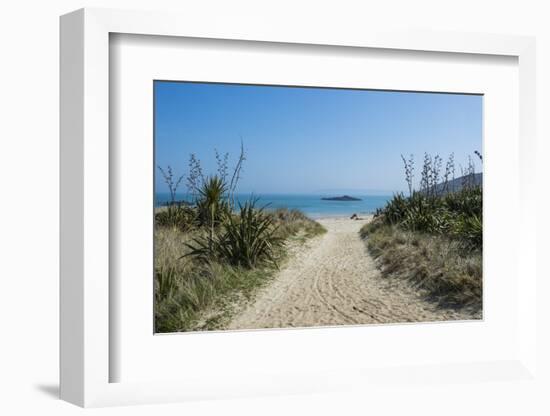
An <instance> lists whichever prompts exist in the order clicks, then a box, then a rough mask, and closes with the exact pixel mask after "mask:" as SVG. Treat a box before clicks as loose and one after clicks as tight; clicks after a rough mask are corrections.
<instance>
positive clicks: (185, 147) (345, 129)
mask: <svg viewBox="0 0 550 416" xmlns="http://www.w3.org/2000/svg"><path fill="white" fill-rule="evenodd" d="M482 100H483V98H482V97H481V96H476V95H458V94H431V93H409V92H391V91H368V90H345V89H324V88H323V89H321V88H296V87H279V86H276V87H271V86H247V85H234V84H204V83H182V82H165V81H155V159H156V160H155V165H160V166H162V167H166V166H167V165H171V166H172V168H173V169H174V171H175V172H177V173H179V174H185V173H187V163H188V159H189V155H190V154H191V153H195V154H196V155H197V157H198V158H199V159H200V160H201V162H202V164H203V170H204V171H205V173H214V172H215V169H216V163H215V157H214V149H218V151H219V152H221V153H225V152H229V153H230V161H231V163H233V162H234V161H235V159H236V157H237V156H238V153H239V148H240V141H241V138H242V140H243V142H244V146H245V150H246V157H247V160H246V162H245V164H244V169H243V175H242V176H243V177H242V180H241V182H240V186H239V191H241V192H255V193H325V192H338V191H345V192H348V193H353V192H357V193H362V194H365V193H392V192H395V191H404V190H405V189H406V183H405V181H404V176H403V164H402V161H401V157H400V155H401V154H404V155H409V154H410V153H413V154H414V155H415V161H416V165H417V175H416V177H417V178H416V179H419V176H420V175H419V166H420V164H421V162H422V158H423V155H424V152H428V153H430V154H433V155H435V154H439V155H440V156H442V157H444V158H447V156H448V155H449V154H450V153H451V152H454V153H455V161H456V165H457V176H458V172H459V169H458V164H462V165H463V166H465V165H466V164H467V157H468V155H473V152H474V150H479V151H481V147H482ZM477 165H478V166H477V169H478V170H481V167H480V166H479V163H477ZM157 173H158V170H157ZM155 181H156V183H155V186H156V191H157V192H164V191H166V190H167V188H166V186H165V184H164V183H163V181H162V178H161V175H159V174H157V175H156V180H155ZM181 190H182V191H185V189H184V187H182V189H181Z"/></svg>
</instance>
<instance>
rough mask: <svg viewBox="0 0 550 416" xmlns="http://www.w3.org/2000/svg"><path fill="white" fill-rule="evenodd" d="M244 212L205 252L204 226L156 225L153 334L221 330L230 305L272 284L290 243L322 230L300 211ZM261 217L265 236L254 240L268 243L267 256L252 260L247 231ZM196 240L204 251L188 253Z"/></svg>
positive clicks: (226, 225)
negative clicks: (270, 282) (264, 227)
mask: <svg viewBox="0 0 550 416" xmlns="http://www.w3.org/2000/svg"><path fill="white" fill-rule="evenodd" d="M248 209H249V211H246V210H245V211H241V212H240V213H236V214H234V216H233V218H232V219H231V221H228V222H227V223H223V224H221V225H220V229H219V230H218V231H216V234H215V235H219V237H214V238H216V239H219V240H217V241H216V242H214V243H213V245H212V247H210V248H209V247H208V244H209V240H208V239H209V236H210V234H209V230H208V229H205V228H204V227H200V226H196V225H195V226H182V225H181V224H178V225H169V226H159V225H158V224H157V227H156V229H155V332H179V331H193V330H215V329H221V328H223V326H224V324H226V323H227V322H229V320H230V319H231V317H232V314H233V313H234V310H235V307H236V306H238V304H240V303H243V302H246V301H248V300H250V299H251V298H252V297H253V296H254V295H255V293H256V292H257V291H258V289H259V288H261V287H262V286H263V285H265V284H267V283H268V282H269V281H270V280H271V278H272V277H273V276H274V274H275V272H276V271H277V268H278V266H279V265H280V264H281V262H282V261H284V259H285V256H286V255H287V242H288V241H289V240H299V241H304V240H305V239H307V238H310V237H313V236H314V235H318V234H320V233H323V232H325V231H326V230H325V229H324V228H323V227H322V226H321V225H320V224H319V223H317V222H315V221H313V220H311V219H309V218H307V217H306V216H305V215H304V214H303V213H301V212H299V211H287V210H277V211H273V212H263V211H259V210H256V211H254V212H252V211H250V210H251V209H252V208H250V207H249V208H248ZM243 217H244V218H245V220H244V221H243ZM250 217H254V218H255V219H254V220H251V219H250ZM247 218H248V220H249V221H248V222H246V219H247ZM266 219H268V220H267V222H261V224H263V225H264V226H266V227H267V228H266V232H267V234H266V235H264V236H262V235H260V238H259V240H262V241H263V243H262V244H265V243H266V241H265V240H268V247H269V256H256V257H253V256H251V250H252V248H251V246H254V245H257V244H258V243H257V242H254V241H253V239H254V237H253V235H254V234H253V233H251V232H249V231H250V230H249V228H252V226H253V225H258V224H257V223H255V222H254V221H265V220H266ZM243 224H244V225H243ZM228 229H229V230H230V231H229V232H228ZM256 235H257V234H256ZM197 242H202V244H203V246H202V249H203V250H202V251H201V252H200V253H195V254H194V255H193V254H192V253H193V251H194V250H196V249H197ZM275 242H276V243H275ZM217 245H220V247H218V248H216V247H217ZM199 248H200V247H199ZM264 249H265V247H264ZM199 251H200V250H199Z"/></svg>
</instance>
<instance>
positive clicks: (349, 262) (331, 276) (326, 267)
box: [227, 218, 472, 329]
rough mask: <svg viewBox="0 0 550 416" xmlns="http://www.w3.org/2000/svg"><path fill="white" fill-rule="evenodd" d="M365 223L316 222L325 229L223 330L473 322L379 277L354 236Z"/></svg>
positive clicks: (297, 250)
mask: <svg viewBox="0 0 550 416" xmlns="http://www.w3.org/2000/svg"><path fill="white" fill-rule="evenodd" d="M366 221H368V219H367V220H359V221H353V220H350V219H347V218H337V219H336V218H334V219H324V220H319V222H320V223H322V224H323V225H324V226H325V227H326V228H327V230H328V232H327V233H326V234H324V235H322V236H319V237H315V238H313V239H312V240H310V241H308V242H307V243H306V244H304V245H301V246H300V247H298V248H295V249H294V252H293V253H292V256H291V259H290V261H289V262H288V264H286V265H285V266H284V267H283V268H282V270H281V271H280V272H279V273H278V275H277V276H276V278H275V279H274V280H273V282H272V283H271V284H270V285H269V286H267V287H265V288H264V289H263V290H262V291H261V292H260V293H259V294H258V296H257V297H256V300H255V301H254V303H252V304H250V305H249V306H248V307H247V308H246V309H244V310H243V312H241V313H240V314H239V315H237V316H236V317H235V318H234V319H233V320H232V321H231V323H230V324H229V326H228V328H227V329H253V328H280V327H308V326H319V325H342V324H346V325H357V324H373V323H392V322H393V323H395V322H415V321H440V320H450V319H472V317H471V316H469V315H468V314H467V312H463V313H459V312H456V311H452V310H444V309H438V308H437V307H436V306H435V305H433V304H432V303H429V302H426V301H424V300H423V299H422V298H421V296H419V294H418V293H417V292H416V291H415V290H414V289H413V288H412V287H411V286H410V284H409V283H407V282H404V281H401V280H398V279H387V278H383V277H381V276H380V273H379V271H378V270H377V268H376V266H375V263H374V260H373V259H372V257H371V256H370V255H369V254H368V252H367V251H366V247H365V244H364V243H363V241H361V239H360V237H359V234H358V231H359V229H360V228H361V226H363V225H364V224H365V222H366Z"/></svg>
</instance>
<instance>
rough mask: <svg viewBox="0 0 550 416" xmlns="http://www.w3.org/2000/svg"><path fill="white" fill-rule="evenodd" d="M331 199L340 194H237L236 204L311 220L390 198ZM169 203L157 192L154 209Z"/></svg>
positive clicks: (368, 209)
mask: <svg viewBox="0 0 550 416" xmlns="http://www.w3.org/2000/svg"><path fill="white" fill-rule="evenodd" d="M329 196H330V197H334V196H342V195H314V194H307V195H305V194H237V195H236V200H237V202H238V203H241V204H244V203H245V202H246V201H248V200H250V199H251V198H257V199H258V201H257V203H256V204H257V206H260V207H265V209H266V210H275V209H277V208H288V209H299V210H300V211H302V212H303V213H304V214H306V215H307V216H308V217H310V218H313V219H315V218H326V217H345V216H351V215H353V214H357V215H366V214H372V213H374V212H375V211H376V209H377V208H382V207H384V206H385V205H386V202H387V201H389V200H390V199H391V198H392V195H358V194H350V196H352V197H354V198H359V199H361V200H360V201H326V200H323V199H321V198H323V197H329ZM176 200H177V201H188V202H192V201H193V198H192V197H191V196H189V195H185V194H178V195H176ZM169 201H170V194H169V193H157V194H156V195H155V204H156V206H162V205H165V204H166V203H167V202H169Z"/></svg>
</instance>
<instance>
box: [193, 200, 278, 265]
mask: <svg viewBox="0 0 550 416" xmlns="http://www.w3.org/2000/svg"><path fill="white" fill-rule="evenodd" d="M256 202H257V200H251V201H249V202H246V203H245V204H244V205H239V208H240V210H239V212H238V213H237V214H233V215H228V216H227V217H226V221H225V222H224V223H223V226H222V229H221V231H220V232H218V233H214V234H209V235H206V236H202V237H198V238H195V239H194V240H193V242H192V243H191V244H188V245H187V246H188V247H189V248H190V252H189V253H188V254H187V255H188V256H192V257H195V258H197V259H199V260H201V261H202V262H203V263H209V262H211V261H213V260H217V261H220V262H223V263H227V264H230V265H233V266H241V267H244V268H253V267H256V266H258V265H261V264H264V263H266V262H270V263H272V264H273V265H277V262H276V252H277V250H278V249H279V248H280V247H281V246H282V245H283V242H284V239H283V238H282V237H281V236H279V235H278V234H277V227H276V225H275V223H274V220H273V217H272V216H270V215H267V214H266V213H264V210H263V208H256V206H255V205H256Z"/></svg>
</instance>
